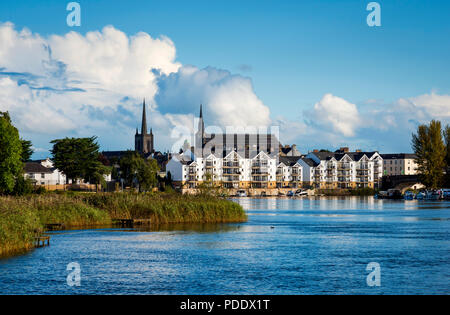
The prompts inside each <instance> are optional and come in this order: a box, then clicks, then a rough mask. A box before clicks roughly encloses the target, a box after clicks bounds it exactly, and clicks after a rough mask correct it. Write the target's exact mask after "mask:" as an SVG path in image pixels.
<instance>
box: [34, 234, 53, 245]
mask: <svg viewBox="0 0 450 315" xmlns="http://www.w3.org/2000/svg"><path fill="white" fill-rule="evenodd" d="M34 246H35V247H44V246H50V236H37V237H35V238H34Z"/></svg>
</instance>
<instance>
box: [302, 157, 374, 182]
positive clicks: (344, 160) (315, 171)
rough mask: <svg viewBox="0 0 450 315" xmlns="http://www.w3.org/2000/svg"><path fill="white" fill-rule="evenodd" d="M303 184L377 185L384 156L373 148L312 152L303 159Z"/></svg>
mask: <svg viewBox="0 0 450 315" xmlns="http://www.w3.org/2000/svg"><path fill="white" fill-rule="evenodd" d="M302 161H303V162H302V165H303V168H304V174H305V176H304V184H308V185H311V186H313V187H315V188H320V189H355V188H378V187H379V186H380V184H381V177H382V176H383V173H382V167H383V158H382V157H381V155H380V154H379V153H378V152H376V151H374V152H361V151H356V152H350V151H349V150H348V149H347V148H341V149H340V150H337V151H336V152H318V151H315V152H311V153H309V154H308V155H306V158H304V159H303V160H302Z"/></svg>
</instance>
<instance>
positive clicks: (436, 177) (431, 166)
mask: <svg viewBox="0 0 450 315" xmlns="http://www.w3.org/2000/svg"><path fill="white" fill-rule="evenodd" d="M412 148H413V150H414V152H415V154H416V155H417V160H416V163H417V165H418V169H417V172H418V175H419V180H420V182H421V183H422V184H424V185H425V186H426V187H428V188H434V189H436V188H440V187H444V186H445V187H450V125H446V126H445V127H444V128H443V127H442V124H441V122H440V121H438V120H432V121H431V122H430V123H429V124H428V125H420V126H419V127H418V128H417V132H416V133H413V135H412Z"/></svg>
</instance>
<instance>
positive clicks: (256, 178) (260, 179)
mask: <svg viewBox="0 0 450 315" xmlns="http://www.w3.org/2000/svg"><path fill="white" fill-rule="evenodd" d="M268 180H269V177H267V176H252V181H253V182H267V181H268Z"/></svg>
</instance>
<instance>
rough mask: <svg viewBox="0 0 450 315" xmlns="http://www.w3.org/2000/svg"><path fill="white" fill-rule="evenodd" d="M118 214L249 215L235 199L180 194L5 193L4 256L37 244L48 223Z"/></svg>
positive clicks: (0, 206) (86, 221) (155, 219)
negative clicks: (19, 194)
mask: <svg viewBox="0 0 450 315" xmlns="http://www.w3.org/2000/svg"><path fill="white" fill-rule="evenodd" d="M114 219H150V220H151V222H152V224H167V223H227V222H243V221H246V220H247V216H246V214H245V211H244V210H243V209H242V207H241V206H240V205H238V204H236V203H234V202H232V201H229V200H226V199H221V198H217V197H211V196H186V195H180V194H176V193H171V194H165V193H152V194H132V193H99V194H84V193H80V194H44V195H31V196H27V197H2V196H0V256H6V255H12V254H16V253H20V252H22V251H26V250H29V249H31V248H32V247H33V240H34V237H35V236H37V235H39V234H40V233H42V231H43V228H44V226H45V224H52V223H62V224H64V225H65V226H67V227H91V226H100V225H110V224H111V222H112V220H114Z"/></svg>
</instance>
